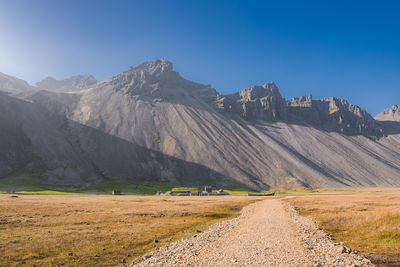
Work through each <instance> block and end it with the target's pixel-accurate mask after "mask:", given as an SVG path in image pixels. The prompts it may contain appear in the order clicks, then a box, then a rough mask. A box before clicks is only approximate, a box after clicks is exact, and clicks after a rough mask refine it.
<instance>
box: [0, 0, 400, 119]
mask: <svg viewBox="0 0 400 267" xmlns="http://www.w3.org/2000/svg"><path fill="white" fill-rule="evenodd" d="M399 14H400V1H378V0H377V1H365V0H364V1H351V0H347V1H300V0H299V1H276V0H275V1H217V0H214V1H205V0H199V1H188V0H186V1H167V0H160V1H151V0H140V1H119V0H110V1H100V0H92V1H89V0H64V1H63V0H56V1H55V0H48V1H41V0H35V1H33V0H26V1H20V0H2V1H0V72H4V73H7V74H10V75H14V76H17V77H20V78H22V79H25V80H28V81H29V82H30V83H35V82H37V81H39V80H41V79H43V78H44V77H45V76H53V77H55V78H58V79H61V78H66V77H69V76H72V75H75V74H83V73H91V74H93V75H94V76H95V77H96V78H97V79H98V80H104V79H107V78H109V77H111V76H113V75H115V74H117V73H119V72H121V71H123V70H125V69H127V68H128V67H129V66H131V65H137V64H139V63H141V62H142V61H147V60H154V59H157V58H166V59H168V60H170V61H172V62H173V63H174V67H175V70H177V71H178V72H180V73H181V74H182V75H183V76H184V77H185V78H187V79H191V80H194V81H198V82H201V83H206V84H211V85H212V86H213V87H214V88H216V89H217V91H219V92H221V93H231V92H234V91H237V90H239V89H242V88H245V87H249V86H251V85H253V84H263V83H264V82H267V81H274V82H275V83H276V84H277V85H278V86H279V87H280V90H281V93H282V95H283V96H284V97H285V98H291V97H294V96H300V95H303V94H305V93H312V94H313V96H314V98H323V97H329V96H337V97H343V98H345V99H348V100H349V101H350V102H352V103H355V104H357V105H360V106H361V107H363V108H365V109H367V111H369V112H370V113H371V114H373V115H375V114H377V113H379V112H380V111H381V110H383V109H384V108H386V107H388V106H391V105H393V104H398V103H400V15H399Z"/></svg>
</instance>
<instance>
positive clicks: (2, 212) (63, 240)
mask: <svg viewBox="0 0 400 267" xmlns="http://www.w3.org/2000/svg"><path fill="white" fill-rule="evenodd" d="M256 199H262V198H257V197H255V198H252V197H247V196H222V197H221V196H208V197H198V196H197V197H164V196H129V195H122V196H111V195H18V196H15V195H10V194H0V266H33V265H34V264H35V265H36V266H57V265H59V266H62V264H64V265H66V266H115V265H118V264H119V263H120V261H121V260H122V259H125V260H126V262H127V263H131V262H133V261H135V260H138V259H139V257H140V255H143V254H145V253H146V252H148V251H150V250H152V249H154V247H156V246H163V245H165V244H166V243H167V242H170V241H174V240H177V239H179V238H182V237H185V236H190V235H193V234H194V233H196V232H198V231H202V230H204V229H205V228H206V227H207V226H209V225H210V224H211V223H214V222H216V221H218V220H222V219H227V218H230V217H234V216H235V215H237V214H238V213H239V211H240V210H241V208H242V207H243V206H244V205H247V204H249V203H251V202H253V201H255V200H256ZM155 240H158V241H159V242H155ZM69 253H72V254H71V255H69Z"/></svg>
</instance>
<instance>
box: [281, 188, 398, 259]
mask: <svg viewBox="0 0 400 267" xmlns="http://www.w3.org/2000/svg"><path fill="white" fill-rule="evenodd" d="M287 201H289V202H290V203H291V204H292V205H293V206H295V208H296V209H297V210H299V211H300V214H301V215H305V216H312V217H314V218H315V219H316V221H317V222H318V224H319V226H320V227H321V228H322V229H324V230H325V231H327V232H328V233H330V234H331V236H332V237H333V238H334V239H335V240H337V241H336V242H344V244H345V245H346V246H349V247H350V248H352V249H353V250H354V249H355V250H359V251H360V252H361V253H362V254H364V255H366V256H368V257H369V259H371V260H372V261H373V262H374V263H376V264H378V265H380V266H400V189H399V188H366V189H357V190H355V191H354V192H348V193H336V194H323V195H322V194H320V195H304V196H296V197H295V198H290V199H287Z"/></svg>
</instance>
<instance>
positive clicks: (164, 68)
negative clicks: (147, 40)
mask: <svg viewBox="0 0 400 267" xmlns="http://www.w3.org/2000/svg"><path fill="white" fill-rule="evenodd" d="M172 69H173V66H172V63H171V62H169V61H168V60H166V59H163V58H162V59H157V60H154V61H147V62H144V63H142V64H140V65H139V66H137V67H133V66H132V67H130V69H129V70H130V71H138V70H139V71H142V72H144V73H147V74H149V75H160V74H161V73H165V72H171V71H172Z"/></svg>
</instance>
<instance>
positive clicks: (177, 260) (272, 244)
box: [138, 199, 370, 266]
mask: <svg viewBox="0 0 400 267" xmlns="http://www.w3.org/2000/svg"><path fill="white" fill-rule="evenodd" d="M346 250H347V252H346ZM148 256H151V257H150V258H149V259H147V260H145V261H144V262H142V263H141V264H139V265H138V266H271V265H272V266H328V265H334V266H361V265H363V266H367V265H370V262H369V261H368V260H367V259H365V258H363V257H361V256H359V255H357V254H356V253H354V252H353V253H349V249H348V248H346V247H344V246H343V245H342V244H336V243H333V242H332V241H331V240H330V238H329V236H328V235H327V234H326V233H325V232H323V231H322V230H319V229H318V228H317V227H316V226H315V224H314V222H313V221H312V220H310V219H308V218H303V217H300V216H298V215H297V213H296V212H295V211H294V209H293V208H292V207H290V206H288V204H286V203H284V202H283V201H281V200H278V199H270V200H264V201H260V202H258V203H255V204H252V205H250V206H247V207H246V208H245V209H244V210H243V212H242V215H241V216H240V217H238V218H236V219H233V220H230V221H226V222H221V223H219V224H216V225H213V226H212V227H211V228H210V229H209V230H207V231H205V232H204V233H202V234H201V235H198V236H195V237H193V238H190V239H187V240H182V241H180V242H177V243H175V244H171V245H169V246H166V247H163V248H161V249H159V250H157V251H155V252H154V253H153V254H151V255H148Z"/></svg>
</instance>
